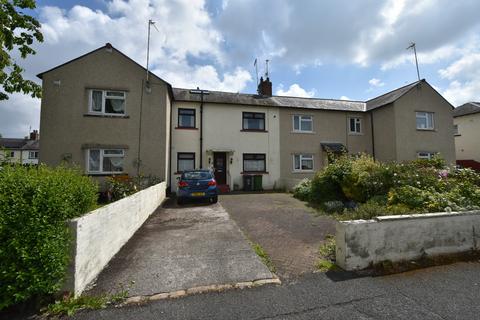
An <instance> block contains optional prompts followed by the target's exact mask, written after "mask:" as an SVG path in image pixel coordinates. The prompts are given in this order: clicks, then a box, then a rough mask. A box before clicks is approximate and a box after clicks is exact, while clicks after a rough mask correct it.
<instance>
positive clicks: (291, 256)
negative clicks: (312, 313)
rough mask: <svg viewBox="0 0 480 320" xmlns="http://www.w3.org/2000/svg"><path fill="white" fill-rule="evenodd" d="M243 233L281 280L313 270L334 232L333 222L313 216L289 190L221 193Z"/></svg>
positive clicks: (221, 198) (222, 202)
mask: <svg viewBox="0 0 480 320" xmlns="http://www.w3.org/2000/svg"><path fill="white" fill-rule="evenodd" d="M219 199H220V203H221V204H222V205H223V206H224V207H225V208H226V209H227V211H228V213H229V214H230V215H231V217H232V218H233V219H234V220H235V221H236V222H237V224H238V226H239V227H240V228H241V229H242V230H243V232H244V233H245V235H246V236H247V237H248V238H249V239H250V240H252V241H253V242H256V243H258V244H260V245H261V246H262V247H263V249H264V250H265V251H266V252H267V254H268V255H269V256H270V258H271V259H272V261H273V264H274V265H275V266H276V269H277V274H278V275H279V276H280V277H281V278H283V279H294V278H296V277H297V276H299V275H301V274H303V273H308V272H312V271H315V270H316V268H315V264H316V263H317V262H318V259H319V254H318V249H319V247H320V245H321V244H322V243H323V242H324V240H325V236H326V235H328V234H335V222H334V220H333V219H331V218H328V217H325V216H315V215H314V214H313V209H311V208H308V207H307V206H306V205H305V203H304V202H301V201H299V200H297V199H295V198H293V196H292V195H291V194H288V193H255V194H245V193H238V194H235V193H232V194H226V195H222V196H220V198H219Z"/></svg>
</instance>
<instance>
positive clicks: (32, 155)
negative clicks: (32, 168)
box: [28, 151, 38, 159]
mask: <svg viewBox="0 0 480 320" xmlns="http://www.w3.org/2000/svg"><path fill="white" fill-rule="evenodd" d="M28 159H38V151H29V152H28Z"/></svg>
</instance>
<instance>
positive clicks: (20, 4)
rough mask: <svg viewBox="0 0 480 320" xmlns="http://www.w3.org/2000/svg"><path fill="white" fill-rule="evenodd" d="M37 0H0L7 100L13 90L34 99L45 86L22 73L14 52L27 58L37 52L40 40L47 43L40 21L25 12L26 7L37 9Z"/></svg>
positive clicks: (1, 74) (1, 76) (0, 80)
mask: <svg viewBox="0 0 480 320" xmlns="http://www.w3.org/2000/svg"><path fill="white" fill-rule="evenodd" d="M35 7H36V5H35V0H0V43H1V48H0V67H1V70H0V85H1V86H2V88H3V91H2V90H0V100H7V99H8V94H9V93H14V92H23V93H24V94H30V95H31V96H32V97H34V98H40V96H41V94H42V88H41V87H40V85H38V84H36V83H35V82H33V81H31V80H27V79H24V78H23V76H22V73H23V71H24V70H23V68H22V67H20V66H19V65H18V64H17V62H16V61H15V59H14V58H13V57H12V53H13V52H14V51H15V50H18V51H19V52H20V57H21V58H22V59H25V58H26V57H27V56H28V55H33V54H35V53H36V52H35V50H34V49H32V44H33V42H34V41H35V40H36V41H38V42H43V35H42V33H41V32H40V23H39V22H38V21H37V20H36V19H35V18H34V17H32V16H29V15H28V14H25V13H23V12H22V11H21V10H22V9H30V10H31V9H35Z"/></svg>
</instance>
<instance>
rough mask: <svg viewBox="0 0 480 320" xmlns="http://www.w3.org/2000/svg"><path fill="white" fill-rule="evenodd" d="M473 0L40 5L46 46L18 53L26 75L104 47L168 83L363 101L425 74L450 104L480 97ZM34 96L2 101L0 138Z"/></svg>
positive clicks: (19, 123)
mask: <svg viewBox="0 0 480 320" xmlns="http://www.w3.org/2000/svg"><path fill="white" fill-rule="evenodd" d="M478 12H480V1H478V0H459V1H451V0H385V1H379V0H358V1H351V0H322V1H318V0H303V1H294V0H89V1H71V0H63V1H52V0H38V1H37V8H36V9H35V10H34V11H33V12H30V13H31V14H32V15H34V16H35V17H36V18H37V19H38V20H39V21H40V23H41V25H42V29H41V30H42V32H43V34H44V38H45V41H44V42H43V43H40V44H35V45H34V47H35V49H36V51H37V54H36V55H34V56H29V57H28V58H27V59H25V60H23V59H21V58H19V55H18V53H17V52H14V53H13V55H14V58H15V60H16V61H17V63H19V64H20V65H21V66H23V67H24V69H25V74H26V77H27V78H29V79H32V80H35V81H37V82H39V83H40V80H39V79H38V78H37V77H36V74H38V73H40V72H42V71H46V70H48V69H50V68H52V67H55V66H57V65H59V64H61V63H64V62H66V61H68V60H70V59H73V58H76V57H78V56H80V55H82V54H84V53H87V52H89V51H92V50H94V49H96V48H98V47H101V46H103V45H104V44H105V43H107V42H110V43H111V44H112V45H113V46H114V47H115V48H117V49H119V50H121V51H122V52H124V53H125V54H127V55H128V56H130V57H131V58H133V59H134V60H135V61H137V62H139V63H140V64H142V65H145V64H146V47H147V25H148V20H149V19H152V20H154V21H155V26H156V29H152V31H151V47H150V62H151V63H150V65H151V69H152V71H153V72H154V73H155V74H156V75H158V76H159V77H161V78H162V79H164V80H166V81H168V82H169V83H170V84H172V85H173V86H174V87H186V88H196V87H200V88H204V89H209V90H222V91H230V92H244V93H255V92H256V78H257V77H256V71H255V67H254V65H253V63H254V60H255V59H257V61H258V64H257V65H258V74H259V76H262V75H264V73H265V71H266V70H265V65H266V63H265V60H267V59H268V60H269V61H270V62H269V75H270V79H271V81H272V83H273V93H274V94H275V95H288V96H302V97H317V98H332V99H349V100H361V101H365V100H368V99H370V98H373V97H375V96H378V95H381V94H383V93H386V92H388V91H390V90H393V89H395V88H398V87H401V86H403V85H405V84H408V83H411V82H414V81H416V80H417V72H416V67H415V62H414V56H413V51H412V50H407V49H406V48H407V47H408V46H409V45H410V43H411V42H415V43H416V48H417V53H418V61H419V67H420V76H421V78H425V79H426V80H427V81H428V82H429V83H430V84H431V85H432V86H433V87H434V88H435V89H437V91H438V92H440V93H441V94H442V95H443V96H444V97H445V98H446V99H447V100H448V101H450V103H452V104H453V105H454V106H459V105H461V104H463V103H465V102H468V101H480V19H479V18H478ZM39 123H40V100H39V99H33V98H31V97H29V96H25V95H20V94H14V95H11V97H10V99H9V100H7V101H2V102H0V134H1V135H2V136H3V137H24V136H26V135H27V134H28V132H29V130H30V129H38V128H39Z"/></svg>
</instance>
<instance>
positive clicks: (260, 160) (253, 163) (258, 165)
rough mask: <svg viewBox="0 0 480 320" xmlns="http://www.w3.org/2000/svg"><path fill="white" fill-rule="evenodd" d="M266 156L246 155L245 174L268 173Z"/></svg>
mask: <svg viewBox="0 0 480 320" xmlns="http://www.w3.org/2000/svg"><path fill="white" fill-rule="evenodd" d="M265 159H266V156H265V154H264V153H244V154H243V171H244V172H266V171H267V167H266V163H265Z"/></svg>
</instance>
